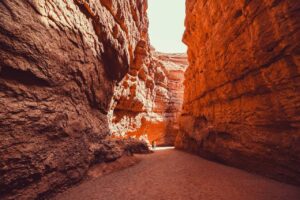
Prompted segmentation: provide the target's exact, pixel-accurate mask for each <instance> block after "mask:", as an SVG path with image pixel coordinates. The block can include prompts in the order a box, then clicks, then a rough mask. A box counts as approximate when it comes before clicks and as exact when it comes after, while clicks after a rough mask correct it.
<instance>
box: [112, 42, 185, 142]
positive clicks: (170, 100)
mask: <svg viewBox="0 0 300 200" xmlns="http://www.w3.org/2000/svg"><path fill="white" fill-rule="evenodd" d="M139 52H140V53H139V54H138V55H139V56H137V57H136V60H135V62H134V64H133V66H134V67H133V68H131V69H130V71H129V74H127V75H126V76H125V78H124V79H123V80H122V82H121V83H120V85H119V87H116V89H115V92H114V101H113V103H112V109H111V110H112V112H111V124H110V127H111V130H112V133H113V134H114V135H117V136H125V137H128V136H135V137H142V138H144V139H148V140H149V141H150V142H152V141H155V142H156V143H157V145H173V144H174V141H175V137H176V135H177V133H178V130H179V126H178V123H177V118H178V116H179V113H180V112H181V105H182V99H183V79H184V71H185V68H186V66H187V58H186V55H185V54H162V53H158V52H151V51H150V45H149V42H148V43H144V44H142V45H141V49H140V51H139Z"/></svg>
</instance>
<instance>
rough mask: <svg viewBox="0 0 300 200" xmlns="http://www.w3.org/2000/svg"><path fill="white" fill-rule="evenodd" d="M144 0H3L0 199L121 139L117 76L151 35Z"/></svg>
mask: <svg viewBox="0 0 300 200" xmlns="http://www.w3.org/2000/svg"><path fill="white" fill-rule="evenodd" d="M146 9H147V2H146V1H145V0H139V1H134V0H130V1H123V0H115V1H105V0H100V1H99V0H90V1H82V0H65V1H61V0H49V1H45V0H20V1H19V0H18V1H10V0H1V1H0V199H18V198H22V199H33V198H42V197H44V196H46V195H48V194H50V193H51V192H53V191H55V190H57V189H61V188H62V187H64V186H67V185H70V184H72V183H74V182H76V181H79V180H80V179H82V177H83V176H84V174H85V173H86V171H87V169H88V167H89V166H90V165H91V164H92V163H97V162H103V161H107V160H114V159H116V158H118V157H119V156H121V155H122V152H123V150H124V148H123V149H122V148H121V147H119V144H117V143H113V142H112V141H111V140H109V139H105V138H106V136H107V135H108V134H109V127H108V119H107V113H108V111H109V104H110V101H111V98H112V96H113V88H114V84H115V83H116V82H118V81H120V80H121V79H122V78H123V77H124V75H125V74H126V73H127V72H128V69H129V66H130V65H131V64H132V63H133V62H134V60H135V58H136V57H137V54H139V47H140V45H141V44H143V41H144V40H145V39H147V27H148V21H147V17H146Z"/></svg>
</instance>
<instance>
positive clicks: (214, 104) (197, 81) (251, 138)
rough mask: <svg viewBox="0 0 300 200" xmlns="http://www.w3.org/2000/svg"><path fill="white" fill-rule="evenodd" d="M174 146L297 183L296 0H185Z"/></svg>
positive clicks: (299, 51)
mask: <svg viewBox="0 0 300 200" xmlns="http://www.w3.org/2000/svg"><path fill="white" fill-rule="evenodd" d="M186 5H187V8H186V13H187V18H186V32H185V35H184V42H185V43H186V44H187V45H188V59H189V63H190V66H189V67H188V69H187V71H186V73H185V94H184V105H183V114H182V118H181V120H180V121H181V122H180V127H181V128H180V129H181V133H180V135H179V137H178V138H177V143H176V146H177V147H178V148H182V149H188V150H191V151H194V152H197V153H199V154H201V155H206V156H209V157H210V158H213V159H217V160H219V161H222V162H224V163H227V164H231V165H234V166H238V167H242V168H246V169H249V170H253V171H256V172H259V173H262V174H265V175H267V176H272V177H274V178H277V179H280V180H285V181H289V182H291V183H298V184H300V88H299V86H300V76H299V75H300V67H299V66H300V33H299V30H300V29H299V28H300V12H299V9H300V1H298V0H286V1H277V0H247V1H246V0H238V1H231V0H224V1H223V0H222V1H221V0H217V1H216V0H208V1H207V0H191V1H187V4H186Z"/></svg>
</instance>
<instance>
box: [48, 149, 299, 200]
mask: <svg viewBox="0 0 300 200" xmlns="http://www.w3.org/2000/svg"><path fill="white" fill-rule="evenodd" d="M139 157H140V158H141V159H142V161H141V162H140V163H138V164H137V165H135V166H133V167H131V168H127V169H124V170H121V171H118V172H115V173H113V174H109V175H106V176H103V177H100V178H95V179H92V180H89V181H86V182H84V183H82V184H81V185H79V186H75V187H73V188H71V189H69V190H67V191H66V192H63V193H62V194H58V196H57V197H56V198H54V199H55V200H71V199H72V200H82V199H90V200H101V199H103V200H104V199H105V200H119V199H120V200H130V199H132V200H133V199H139V200H148V199H156V200H200V199H205V200H268V199H270V200H299V198H300V190H299V188H298V187H296V186H291V185H288V184H285V183H280V182H277V181H274V180H270V179H267V178H264V177H262V176H258V175H254V174H250V173H247V172H245V171H242V170H239V169H236V168H232V167H227V166H225V165H221V164H217V163H214V162H210V161H207V160H205V159H203V158H200V157H197V156H194V155H192V154H188V153H184V152H181V151H178V150H163V151H156V152H155V153H153V154H150V155H140V156H139Z"/></svg>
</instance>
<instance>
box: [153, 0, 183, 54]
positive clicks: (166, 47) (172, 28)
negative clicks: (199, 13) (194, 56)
mask: <svg viewBox="0 0 300 200" xmlns="http://www.w3.org/2000/svg"><path fill="white" fill-rule="evenodd" d="M148 17H149V22H150V24H149V36H150V42H151V44H152V46H154V48H155V49H156V51H161V52H165V53H183V52H186V46H185V45H184V44H183V43H182V42H181V40H182V35H183V32H184V18H185V0H148Z"/></svg>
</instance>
